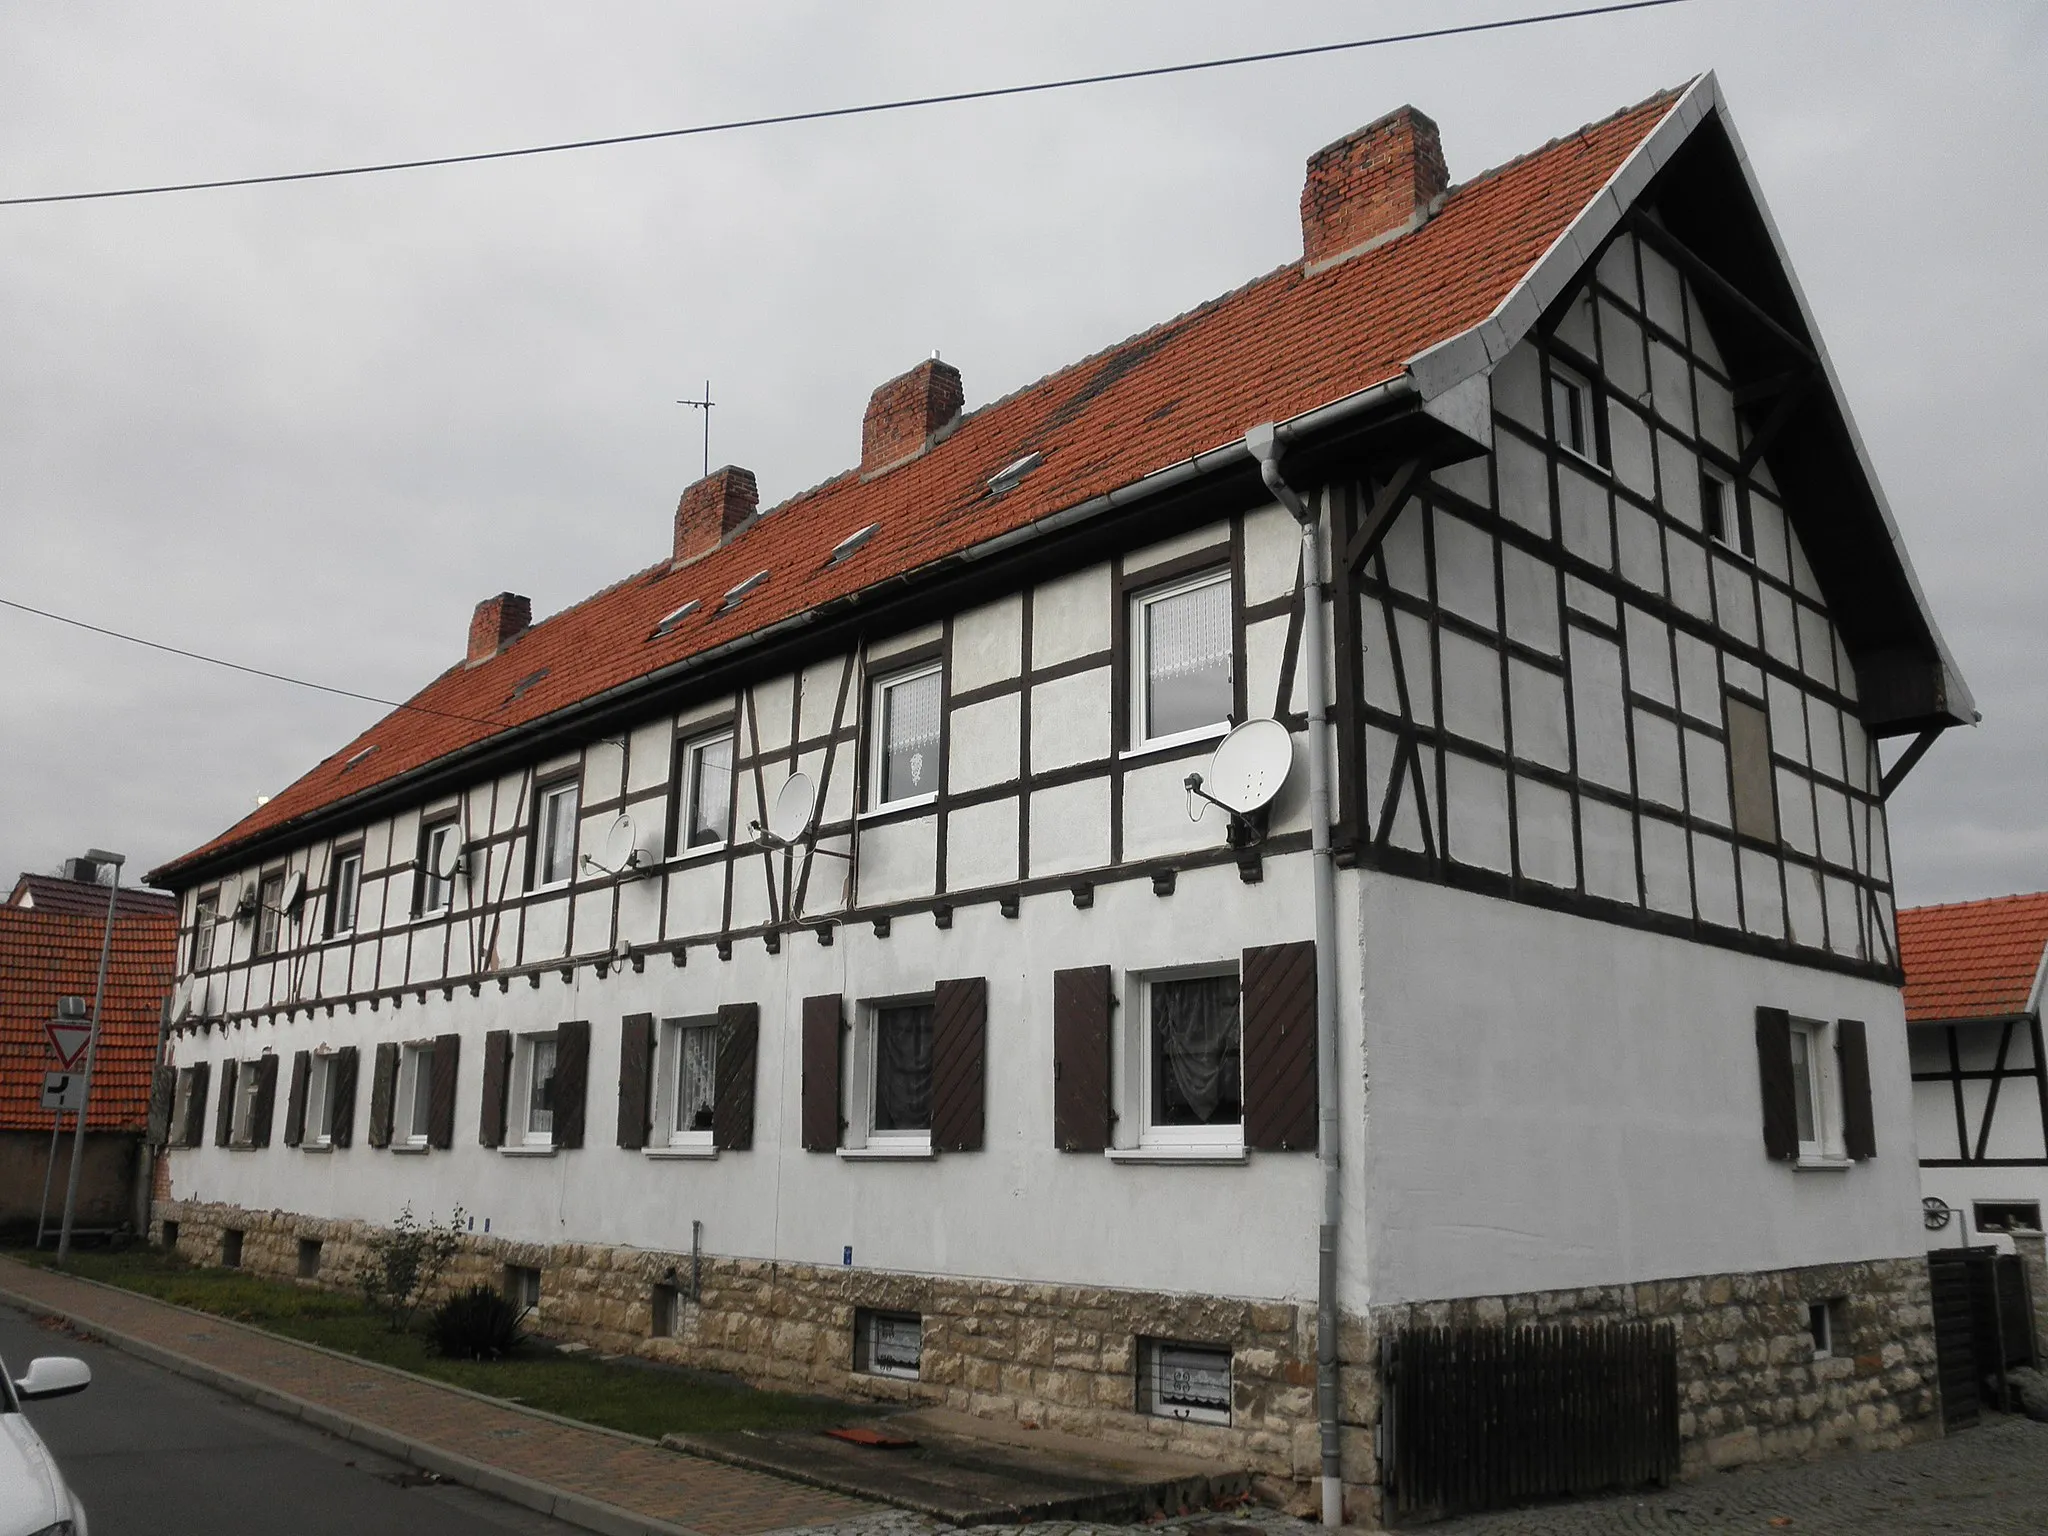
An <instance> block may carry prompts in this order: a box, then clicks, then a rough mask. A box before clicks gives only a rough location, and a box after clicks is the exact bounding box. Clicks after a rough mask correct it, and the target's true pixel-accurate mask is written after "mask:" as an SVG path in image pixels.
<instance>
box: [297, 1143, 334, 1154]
mask: <svg viewBox="0 0 2048 1536" xmlns="http://www.w3.org/2000/svg"><path fill="white" fill-rule="evenodd" d="M299 1150H300V1151H301V1152H332V1151H333V1150H334V1143H333V1142H331V1141H319V1142H314V1141H302V1142H300V1143H299Z"/></svg>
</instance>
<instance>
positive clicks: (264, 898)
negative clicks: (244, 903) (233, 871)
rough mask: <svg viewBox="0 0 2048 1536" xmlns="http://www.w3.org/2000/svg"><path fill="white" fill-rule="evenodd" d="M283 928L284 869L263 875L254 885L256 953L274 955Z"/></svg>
mask: <svg viewBox="0 0 2048 1536" xmlns="http://www.w3.org/2000/svg"><path fill="white" fill-rule="evenodd" d="M283 929H284V871H283V870H281V869H280V870H278V871H277V872H275V873H274V874H268V875H265V876H264V877H263V880H262V883H261V884H259V885H258V886H257V887H256V953H257V954H258V955H259V956H262V955H274V954H276V953H277V941H278V937H279V935H280V934H281V933H282V931H283Z"/></svg>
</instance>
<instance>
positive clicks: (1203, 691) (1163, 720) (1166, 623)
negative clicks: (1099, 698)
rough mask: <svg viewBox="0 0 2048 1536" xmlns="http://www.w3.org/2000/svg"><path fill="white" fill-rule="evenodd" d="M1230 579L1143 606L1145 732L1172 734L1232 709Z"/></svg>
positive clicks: (1210, 722)
mask: <svg viewBox="0 0 2048 1536" xmlns="http://www.w3.org/2000/svg"><path fill="white" fill-rule="evenodd" d="M1230 649H1231V647H1230V583H1229V582H1227V581H1219V582H1216V583H1214V584H1212V585H1210V586H1206V587H1196V588H1195V589H1194V590H1193V591H1192V592H1182V593H1180V594H1179V595H1178V596H1175V597H1167V598H1161V599H1160V600H1159V601H1157V602H1154V603H1148V604H1146V605H1145V735H1146V736H1147V737H1155V736H1171V735H1174V734H1175V733H1176V732H1179V731H1191V730H1196V729H1198V728H1199V727H1201V726H1205V725H1214V724H1215V723H1216V722H1217V721H1219V720H1222V719H1224V718H1226V717H1227V716H1228V715H1229V714H1230V704H1231V688H1230V659H1231V658H1230Z"/></svg>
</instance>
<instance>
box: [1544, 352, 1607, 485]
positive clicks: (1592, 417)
mask: <svg viewBox="0 0 2048 1536" xmlns="http://www.w3.org/2000/svg"><path fill="white" fill-rule="evenodd" d="M1598 400H1599V397H1598V396H1597V395H1596V394H1595V393H1594V391H1593V386H1592V385H1590V384H1588V383H1587V382H1586V381H1585V380H1584V379H1582V378H1580V377H1579V376H1578V375H1577V374H1575V373H1573V372H1572V371H1571V370H1570V369H1568V368H1563V367H1560V366H1559V365H1558V364H1556V363H1554V362H1553V363H1552V364H1551V365H1550V430H1551V434H1552V436H1554V437H1555V438H1556V439H1557V444H1558V446H1559V447H1560V448H1565V449H1569V450H1570V451H1571V452H1572V453H1575V454H1577V455H1578V456H1579V457H1580V458H1582V459H1585V460H1586V461H1587V462H1589V463H1593V464H1598V465H1600V466H1601V467H1602V468H1603V469H1604V468H1605V467H1606V465H1607V449H1606V441H1605V438H1606V434H1605V433H1603V432H1602V431H1601V430H1600V422H1599V419H1598V412H1599V404H1598Z"/></svg>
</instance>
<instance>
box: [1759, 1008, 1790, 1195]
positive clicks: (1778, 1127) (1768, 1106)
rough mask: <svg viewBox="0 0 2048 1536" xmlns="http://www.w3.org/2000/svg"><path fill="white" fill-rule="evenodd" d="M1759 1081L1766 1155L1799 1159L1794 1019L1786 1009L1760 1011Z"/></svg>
mask: <svg viewBox="0 0 2048 1536" xmlns="http://www.w3.org/2000/svg"><path fill="white" fill-rule="evenodd" d="M1756 1067H1757V1080H1758V1083H1759V1085H1760V1087H1761V1089H1762V1094H1763V1111H1764V1155H1765V1156H1766V1157H1774V1158H1779V1159H1785V1160H1789V1159H1791V1158H1795V1157H1797V1156H1798V1155H1799V1095H1798V1090H1797V1088H1796V1086H1795V1085H1794V1083H1793V1079H1792V1019H1791V1016H1790V1015H1789V1014H1787V1013H1786V1012H1785V1010H1784V1009H1782V1008H1759V1009H1757V1011H1756Z"/></svg>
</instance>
